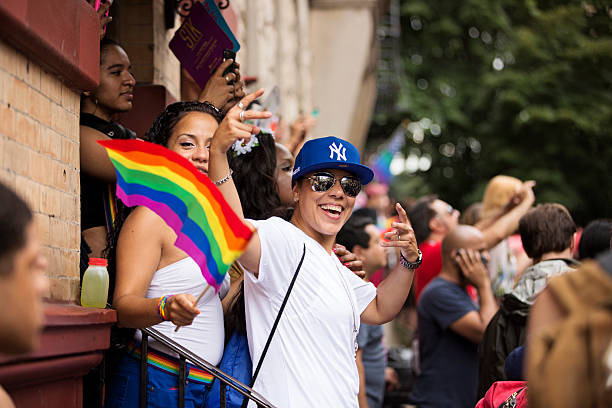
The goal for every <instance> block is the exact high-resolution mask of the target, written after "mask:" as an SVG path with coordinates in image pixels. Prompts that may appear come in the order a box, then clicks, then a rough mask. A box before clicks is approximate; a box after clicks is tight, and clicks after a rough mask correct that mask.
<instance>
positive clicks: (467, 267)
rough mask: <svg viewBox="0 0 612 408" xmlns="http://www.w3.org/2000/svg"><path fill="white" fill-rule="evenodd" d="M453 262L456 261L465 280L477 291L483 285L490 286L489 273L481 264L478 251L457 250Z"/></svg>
mask: <svg viewBox="0 0 612 408" xmlns="http://www.w3.org/2000/svg"><path fill="white" fill-rule="evenodd" d="M455 261H457V265H458V266H459V269H460V270H461V272H462V273H463V276H464V277H465V279H466V280H467V281H468V282H469V283H471V284H472V285H474V286H475V287H476V288H477V289H480V288H481V287H482V286H483V285H490V281H489V280H490V278H489V271H488V270H487V268H486V267H485V265H484V263H483V262H482V258H481V254H480V252H479V251H477V250H474V249H465V248H459V249H458V250H457V255H456V256H455Z"/></svg>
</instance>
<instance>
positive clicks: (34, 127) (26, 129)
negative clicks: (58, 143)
mask: <svg viewBox="0 0 612 408" xmlns="http://www.w3.org/2000/svg"><path fill="white" fill-rule="evenodd" d="M15 139H16V140H18V141H19V142H20V143H22V144H24V145H26V146H28V147H29V148H30V149H32V150H34V151H38V150H39V140H38V123H36V122H35V121H33V120H32V119H31V118H30V117H28V116H26V115H24V114H23V113H17V121H16V128H15Z"/></svg>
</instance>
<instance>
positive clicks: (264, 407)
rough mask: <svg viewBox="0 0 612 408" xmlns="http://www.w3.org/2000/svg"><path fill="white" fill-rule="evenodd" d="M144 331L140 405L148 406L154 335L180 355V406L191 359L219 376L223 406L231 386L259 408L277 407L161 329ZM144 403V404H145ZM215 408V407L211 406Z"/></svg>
mask: <svg viewBox="0 0 612 408" xmlns="http://www.w3.org/2000/svg"><path fill="white" fill-rule="evenodd" d="M140 331H141V332H142V343H141V354H140V356H141V357H140V358H141V377H140V407H141V408H146V406H147V381H148V380H147V349H148V337H149V336H150V337H152V338H154V339H155V340H157V341H158V342H160V343H162V344H163V345H164V346H166V347H168V348H169V349H170V350H172V351H173V352H175V353H177V354H178V355H179V360H180V369H179V384H178V386H179V407H180V408H182V407H184V405H185V376H186V373H185V371H186V370H185V366H186V360H189V361H190V362H191V363H192V364H193V365H195V366H197V367H199V368H201V369H203V370H206V371H208V372H209V373H210V374H211V375H212V376H213V377H215V378H218V379H219V381H220V382H221V384H220V385H221V387H219V388H220V390H221V395H220V397H221V407H220V408H225V399H226V395H225V393H226V389H227V388H226V387H227V386H229V387H231V388H233V389H234V390H236V391H238V392H239V393H240V394H242V395H244V396H245V397H246V398H248V399H249V400H251V401H254V402H255V403H256V404H257V406H258V407H259V408H275V407H274V405H272V404H271V403H270V402H268V401H267V400H266V399H265V398H264V397H263V396H261V395H260V394H259V393H257V392H256V391H254V390H253V389H251V388H250V387H248V386H246V385H244V384H243V383H241V382H240V381H238V380H237V379H235V378H234V377H232V376H230V375H228V374H226V373H224V372H223V371H221V370H219V369H218V368H217V367H215V366H214V365H212V364H210V363H209V362H208V361H206V360H204V359H203V358H201V357H200V356H198V355H196V354H194V353H193V352H192V351H190V350H188V349H186V348H185V347H183V346H181V345H180V344H178V343H177V342H175V341H174V340H172V339H171V338H169V337H167V336H166V335H164V334H162V333H160V332H159V331H157V330H155V329H152V328H150V327H148V328H144V329H140ZM143 404H144V405H143ZM210 408H213V407H210Z"/></svg>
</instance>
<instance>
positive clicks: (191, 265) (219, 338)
mask: <svg viewBox="0 0 612 408" xmlns="http://www.w3.org/2000/svg"><path fill="white" fill-rule="evenodd" d="M207 285H208V284H207V283H206V281H205V280H204V277H203V276H202V273H201V272H200V267H199V266H198V264H196V263H195V261H194V260H193V259H191V258H190V257H187V258H183V259H181V260H180V261H178V262H175V263H173V264H170V265H168V266H166V267H164V268H162V269H159V270H157V271H156V272H155V274H154V275H153V279H152V280H151V285H150V286H149V290H148V291H147V295H146V296H147V298H159V297H161V296H165V295H171V294H176V295H178V294H180V293H188V294H191V295H193V296H195V297H196V298H197V297H198V296H199V295H200V293H202V291H203V290H204V288H205V287H206V286H207ZM198 308H199V309H200V314H199V315H197V316H196V317H195V319H193V323H192V324H191V325H190V326H182V327H181V329H180V330H179V331H178V332H175V331H174V329H175V328H176V326H175V325H174V324H172V322H169V321H167V322H161V323H159V324H156V325H155V326H153V328H154V329H155V330H158V331H160V332H161V333H163V334H165V335H166V336H168V337H170V338H171V339H172V340H174V341H176V342H177V343H179V344H181V345H182V346H183V347H186V348H187V349H189V350H191V351H192V352H194V353H195V354H197V355H198V356H200V357H202V358H203V359H204V360H206V361H208V362H209V363H211V364H213V365H217V364H218V363H219V361H221V356H222V355H223V344H224V340H225V331H224V328H223V308H222V307H221V300H220V299H219V295H217V294H216V293H215V291H214V290H213V288H210V289H208V290H207V291H206V294H205V295H204V296H203V297H202V299H200V301H199V303H198ZM136 340H137V341H140V340H141V333H140V330H136ZM149 345H150V346H151V347H153V348H154V349H156V350H158V351H161V352H163V353H166V354H170V355H173V356H176V354H175V353H173V352H171V351H170V350H168V349H167V348H166V347H165V346H164V345H162V344H160V343H159V342H157V341H155V340H154V339H151V338H149Z"/></svg>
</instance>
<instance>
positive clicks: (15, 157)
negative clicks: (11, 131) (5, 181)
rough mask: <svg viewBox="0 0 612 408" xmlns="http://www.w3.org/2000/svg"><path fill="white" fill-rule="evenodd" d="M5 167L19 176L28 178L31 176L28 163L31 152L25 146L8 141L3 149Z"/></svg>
mask: <svg viewBox="0 0 612 408" xmlns="http://www.w3.org/2000/svg"><path fill="white" fill-rule="evenodd" d="M2 154H3V160H2V162H3V167H4V168H5V169H10V170H12V171H14V172H15V173H17V174H21V175H23V176H27V175H28V174H29V166H28V161H29V158H30V154H31V150H28V149H27V148H26V147H25V146H23V145H21V144H19V143H17V142H15V141H14V140H10V139H8V140H6V142H5V144H4V146H3V149H2Z"/></svg>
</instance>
